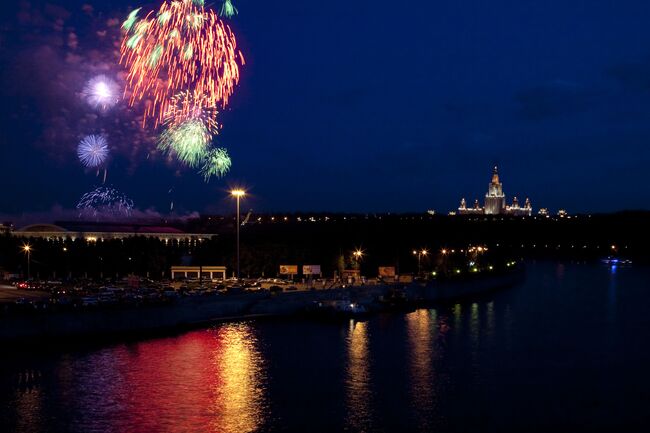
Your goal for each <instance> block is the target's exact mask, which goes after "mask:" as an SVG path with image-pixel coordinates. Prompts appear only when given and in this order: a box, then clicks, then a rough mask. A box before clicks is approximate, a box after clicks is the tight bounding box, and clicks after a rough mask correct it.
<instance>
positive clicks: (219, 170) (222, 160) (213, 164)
mask: <svg viewBox="0 0 650 433" xmlns="http://www.w3.org/2000/svg"><path fill="white" fill-rule="evenodd" d="M231 165H232V161H231V160H230V156H229V155H228V151H227V150H226V149H222V148H216V149H210V150H209V151H208V153H207V155H206V157H205V162H204V163H203V167H202V168H201V171H200V173H201V174H202V175H203V178H204V179H205V181H206V182H208V181H209V180H210V178H211V177H212V176H216V177H223V176H224V175H225V174H226V173H228V172H229V171H230V167H231Z"/></svg>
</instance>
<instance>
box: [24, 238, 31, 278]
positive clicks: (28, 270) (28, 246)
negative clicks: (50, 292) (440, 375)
mask: <svg viewBox="0 0 650 433" xmlns="http://www.w3.org/2000/svg"><path fill="white" fill-rule="evenodd" d="M23 251H24V252H25V253H27V279H28V280H29V279H30V277H31V262H32V260H31V259H32V246H31V245H29V244H24V245H23Z"/></svg>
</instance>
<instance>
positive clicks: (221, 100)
mask: <svg viewBox="0 0 650 433" xmlns="http://www.w3.org/2000/svg"><path fill="white" fill-rule="evenodd" d="M134 12H135V11H134ZM122 27H123V28H124V30H125V35H124V39H123V41H122V47H121V59H120V62H121V63H122V64H123V65H124V66H125V67H126V70H127V79H126V81H127V91H128V93H129V95H130V96H129V104H130V105H131V106H133V105H134V104H135V103H136V102H138V101H143V100H145V101H146V104H145V105H146V108H145V112H144V120H143V122H144V124H145V125H146V122H147V120H153V121H154V124H155V126H157V125H158V124H160V123H161V122H162V121H163V120H164V117H165V114H166V113H167V111H168V108H169V106H170V104H171V103H172V98H173V97H174V96H176V95H178V94H179V93H180V92H183V91H189V92H191V93H192V94H193V95H200V98H199V100H200V101H201V104H202V106H203V107H204V108H208V109H216V108H217V107H219V106H220V107H225V106H226V105H227V104H228V100H229V98H230V96H231V95H232V94H233V91H234V88H235V86H236V85H237V83H238V82H239V67H240V64H243V56H242V55H241V53H240V52H239V50H238V49H237V42H236V40H235V35H234V34H233V33H232V31H231V30H230V28H229V27H228V26H227V25H225V24H224V23H223V22H222V21H221V20H220V19H219V17H218V16H217V14H215V13H214V11H212V10H209V9H206V8H205V7H204V5H203V2H202V1H197V0H172V1H167V2H165V3H163V5H162V6H161V7H160V9H159V10H158V12H157V13H153V12H150V13H149V14H148V15H146V16H145V17H144V18H142V19H139V20H138V14H137V13H135V14H134V13H133V12H132V15H130V16H129V18H127V20H126V21H125V22H124V24H123V25H122Z"/></svg>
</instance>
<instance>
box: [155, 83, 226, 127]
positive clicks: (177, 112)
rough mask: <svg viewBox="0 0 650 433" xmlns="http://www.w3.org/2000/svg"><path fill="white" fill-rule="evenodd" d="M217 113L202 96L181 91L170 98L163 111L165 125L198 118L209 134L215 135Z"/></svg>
mask: <svg viewBox="0 0 650 433" xmlns="http://www.w3.org/2000/svg"><path fill="white" fill-rule="evenodd" d="M217 114H218V112H217V110H216V109H215V108H211V107H210V106H209V103H207V102H206V100H205V98H204V97H203V96H201V95H198V96H197V95H194V94H192V93H191V92H188V91H183V92H180V93H179V94H177V95H176V96H174V97H173V98H172V99H171V103H170V104H169V107H168V108H167V112H166V113H165V125H167V126H168V127H178V126H180V125H181V124H183V123H185V122H187V121H190V120H199V121H201V122H202V123H203V124H204V125H205V127H206V128H207V129H208V131H209V132H210V134H212V135H216V134H218V133H219V124H218V123H217Z"/></svg>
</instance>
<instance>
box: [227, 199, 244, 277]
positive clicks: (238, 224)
mask: <svg viewBox="0 0 650 433" xmlns="http://www.w3.org/2000/svg"><path fill="white" fill-rule="evenodd" d="M230 195H231V196H233V197H235V198H236V199H237V279H238V280H239V278H240V265H239V263H240V262H239V227H240V225H241V223H240V222H239V219H240V211H239V209H240V208H239V200H240V199H241V198H242V197H244V196H246V191H244V190H243V189H241V188H235V189H232V190H231V191H230Z"/></svg>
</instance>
